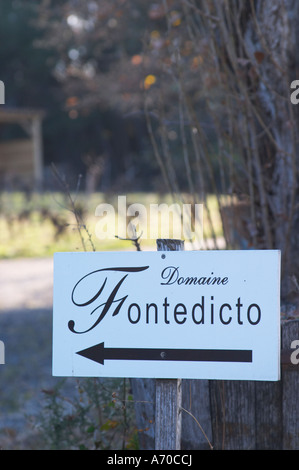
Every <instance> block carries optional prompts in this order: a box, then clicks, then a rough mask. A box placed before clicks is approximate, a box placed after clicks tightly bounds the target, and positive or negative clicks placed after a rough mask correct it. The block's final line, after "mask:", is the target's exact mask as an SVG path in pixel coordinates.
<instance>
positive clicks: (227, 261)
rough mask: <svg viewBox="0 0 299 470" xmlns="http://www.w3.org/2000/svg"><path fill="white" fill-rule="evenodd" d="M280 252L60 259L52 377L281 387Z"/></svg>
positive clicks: (101, 255)
mask: <svg viewBox="0 0 299 470" xmlns="http://www.w3.org/2000/svg"><path fill="white" fill-rule="evenodd" d="M279 299H280V252H278V251H272V250H269V251H268V250H265V251H263V250H262V251H254V250H248V251H173V252H169V251H167V252H161V251H159V252H104V253H101V252H96V253H93V252H92V253H56V254H55V256H54V314H53V375H55V376H77V377H80V376H81V377H84V376H85V377H100V376H102V377H152V378H191V379H192V378H194V379H231V380H234V379H236V380H273V381H274V380H279V377H280V303H279Z"/></svg>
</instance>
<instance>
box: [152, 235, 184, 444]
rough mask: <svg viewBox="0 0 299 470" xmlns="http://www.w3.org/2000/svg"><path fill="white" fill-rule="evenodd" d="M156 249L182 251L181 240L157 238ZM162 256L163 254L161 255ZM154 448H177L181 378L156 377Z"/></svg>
mask: <svg viewBox="0 0 299 470" xmlns="http://www.w3.org/2000/svg"><path fill="white" fill-rule="evenodd" d="M157 250H158V251H182V250H184V242H183V241H181V240H165V239H158V240H157ZM162 256H163V255H162ZM155 402H156V405H155V406H156V407H155V449H156V450H179V449H180V448H181V427H182V413H181V404H182V381H181V379H156V400H155Z"/></svg>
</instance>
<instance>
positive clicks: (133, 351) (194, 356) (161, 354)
mask: <svg viewBox="0 0 299 470" xmlns="http://www.w3.org/2000/svg"><path fill="white" fill-rule="evenodd" d="M77 354H79V355H80V356H83V357H86V358H87V359H91V360H92V361H95V362H98V363H99V364H104V361H105V360H117V361H121V360H123V361H190V362H192V361H195V362H252V351H251V350H244V349H243V350H238V349H141V348H105V347H104V343H99V344H96V345H95V346H91V347H90V348H87V349H83V350H82V351H78V352H77Z"/></svg>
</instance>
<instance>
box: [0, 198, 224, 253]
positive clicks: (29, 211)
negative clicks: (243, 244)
mask: <svg viewBox="0 0 299 470" xmlns="http://www.w3.org/2000/svg"><path fill="white" fill-rule="evenodd" d="M72 200H73V202H74V205H73V206H72V203H70V200H69V199H68V197H67V196H66V195H64V194H62V193H44V194H33V195H31V196H30V197H26V195H24V194H22V193H17V192H15V193H2V194H1V195H0V258H2V259H3V258H17V257H46V256H52V255H53V253H54V252H57V251H83V250H84V249H86V250H88V251H89V250H92V249H96V250H97V251H110V250H111V251H117V250H127V249H135V248H134V246H133V244H132V243H131V242H129V241H126V240H121V239H119V238H116V237H115V235H116V234H117V233H119V232H118V219H117V215H118V212H119V210H121V206H122V205H123V207H124V208H125V210H127V209H128V208H129V207H130V205H131V204H142V205H143V206H144V207H145V208H146V213H145V214H146V220H145V218H143V219H142V220H143V224H141V225H140V224H139V225H138V224H137V227H136V228H137V235H139V234H140V232H141V229H142V230H143V235H142V237H141V239H140V244H141V249H151V247H152V248H153V249H155V238H152V239H150V236H151V230H152V228H153V218H151V217H150V207H151V205H153V204H162V203H164V204H168V207H169V206H170V205H171V204H172V203H173V201H172V200H171V197H170V196H167V195H166V196H160V195H158V194H154V193H132V194H129V195H127V196H125V198H124V197H123V199H122V200H120V199H119V198H118V197H117V196H109V195H104V194H102V193H95V194H93V195H92V196H90V197H87V196H86V195H84V194H79V195H77V197H75V196H72ZM101 204H110V205H111V206H110V211H108V213H104V215H103V216H102V217H100V216H99V215H96V210H97V207H99V206H100V205H101ZM208 205H209V209H210V211H211V214H212V217H213V221H214V225H215V228H216V235H217V236H221V235H222V232H221V224H220V220H219V214H218V212H217V203H216V198H215V197H213V196H210V197H209V198H208ZM74 207H75V208H76V213H77V215H79V216H80V222H81V225H79V226H78V223H77V222H78V220H77V219H76V216H75V214H74V212H73V209H74ZM100 207H102V208H103V206H100ZM111 208H112V209H111ZM113 211H114V212H115V217H114V213H113ZM205 213H206V211H205V207H204V219H203V231H204V236H205V237H210V236H211V232H210V229H209V227H208V224H206V223H205ZM120 220H121V221H122V222H125V225H126V226H128V224H129V222H130V217H129V216H127V217H126V218H125V219H124V218H121V219H120ZM135 222H136V219H135ZM170 222H171V224H169V223H168V220H166V218H165V217H162V218H161V220H160V221H159V231H158V237H156V238H159V237H161V238H176V237H175V236H173V235H175V234H174V233H173V232H172V230H170V232H169V234H168V235H169V236H166V237H165V233H166V232H167V229H168V227H169V225H171V226H172V219H170ZM78 227H80V228H81V231H80V232H81V235H80V233H79V231H78ZM107 230H110V236H109V237H107V236H106V235H105V232H106V231H107ZM165 230H166V232H165ZM180 231H181V233H182V234H183V232H182V230H181V229H180ZM100 234H103V238H102V239H100V238H99V235H100ZM131 236H132V233H131V234H130V233H128V232H127V235H126V237H131ZM181 238H184V237H183V235H182V237H181ZM90 242H92V244H91V243H90Z"/></svg>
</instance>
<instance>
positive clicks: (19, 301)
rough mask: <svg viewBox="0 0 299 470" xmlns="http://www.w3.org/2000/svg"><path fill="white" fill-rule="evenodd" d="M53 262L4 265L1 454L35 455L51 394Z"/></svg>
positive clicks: (0, 269)
mask: <svg viewBox="0 0 299 470" xmlns="http://www.w3.org/2000/svg"><path fill="white" fill-rule="evenodd" d="M52 287H53V260H52V259H22V260H2V261H0V340H2V341H3V342H4V344H5V364H4V365H0V449H36V448H39V447H40V446H41V445H42V443H41V441H40V437H39V436H40V431H39V429H38V428H37V427H36V425H37V424H38V422H37V420H36V417H37V416H38V414H39V413H41V410H42V407H43V406H44V404H45V403H44V394H43V392H42V390H43V389H50V388H52V387H53V386H54V385H55V384H56V383H57V381H58V379H56V378H53V377H52V371H51V368H52V364H51V355H52Z"/></svg>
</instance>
